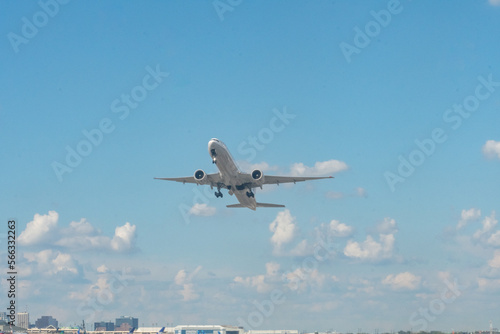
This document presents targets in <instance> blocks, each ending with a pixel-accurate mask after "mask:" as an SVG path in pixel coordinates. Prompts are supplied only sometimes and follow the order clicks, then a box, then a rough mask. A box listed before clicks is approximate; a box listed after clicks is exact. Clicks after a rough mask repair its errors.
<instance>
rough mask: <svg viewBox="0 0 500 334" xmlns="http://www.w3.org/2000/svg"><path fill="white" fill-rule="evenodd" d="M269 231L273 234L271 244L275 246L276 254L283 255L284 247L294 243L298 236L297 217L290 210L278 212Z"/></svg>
mask: <svg viewBox="0 0 500 334" xmlns="http://www.w3.org/2000/svg"><path fill="white" fill-rule="evenodd" d="M269 230H270V231H271V232H273V235H272V236H271V243H272V244H273V246H274V253H275V254H281V253H282V247H283V245H285V244H287V243H289V242H290V241H292V240H293V238H294V237H295V235H296V232H297V226H296V224H295V217H293V216H292V215H291V214H290V211H289V210H288V209H286V210H284V211H281V212H278V215H277V216H276V219H275V220H274V221H273V222H272V223H271V224H269Z"/></svg>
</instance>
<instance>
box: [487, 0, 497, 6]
mask: <svg viewBox="0 0 500 334" xmlns="http://www.w3.org/2000/svg"><path fill="white" fill-rule="evenodd" d="M489 2H490V5H492V6H500V0H489Z"/></svg>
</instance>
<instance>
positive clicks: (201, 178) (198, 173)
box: [194, 169, 207, 184]
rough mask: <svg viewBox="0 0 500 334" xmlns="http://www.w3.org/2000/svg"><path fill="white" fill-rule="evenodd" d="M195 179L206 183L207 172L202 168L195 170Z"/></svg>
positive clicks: (200, 182) (199, 182)
mask: <svg viewBox="0 0 500 334" xmlns="http://www.w3.org/2000/svg"><path fill="white" fill-rule="evenodd" d="M194 179H195V180H196V183H198V184H206V183H207V173H205V172H204V171H203V170H202V169H198V170H197V171H195V172H194Z"/></svg>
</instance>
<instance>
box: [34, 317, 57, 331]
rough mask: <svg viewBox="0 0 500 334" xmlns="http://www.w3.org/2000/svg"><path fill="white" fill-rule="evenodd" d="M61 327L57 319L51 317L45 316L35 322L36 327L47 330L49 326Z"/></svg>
mask: <svg viewBox="0 0 500 334" xmlns="http://www.w3.org/2000/svg"><path fill="white" fill-rule="evenodd" d="M51 325H52V326H54V327H56V328H57V327H59V323H58V322H57V320H56V319H54V318H52V317H51V316H50V315H44V316H42V317H41V318H40V319H38V320H37V321H36V322H35V327H37V328H47V327H49V326H51Z"/></svg>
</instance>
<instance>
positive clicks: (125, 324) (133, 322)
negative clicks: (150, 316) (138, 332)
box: [115, 316, 139, 331]
mask: <svg viewBox="0 0 500 334" xmlns="http://www.w3.org/2000/svg"><path fill="white" fill-rule="evenodd" d="M138 327H139V319H138V318H133V317H130V316H127V317H124V316H121V317H119V318H116V321H115V330H117V331H118V330H128V329H129V328H138Z"/></svg>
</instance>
